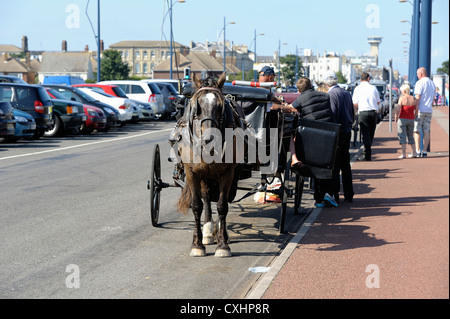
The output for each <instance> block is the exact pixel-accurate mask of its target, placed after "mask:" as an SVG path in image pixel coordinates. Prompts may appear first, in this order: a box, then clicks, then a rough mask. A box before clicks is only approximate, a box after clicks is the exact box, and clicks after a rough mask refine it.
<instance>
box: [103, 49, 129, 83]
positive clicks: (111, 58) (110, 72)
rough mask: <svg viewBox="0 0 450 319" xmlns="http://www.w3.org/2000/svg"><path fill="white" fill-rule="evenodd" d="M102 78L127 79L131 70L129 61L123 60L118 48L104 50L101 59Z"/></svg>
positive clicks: (105, 79)
mask: <svg viewBox="0 0 450 319" xmlns="http://www.w3.org/2000/svg"><path fill="white" fill-rule="evenodd" d="M100 71H101V80H102V81H108V80H126V79H127V78H128V74H129V72H130V68H129V66H128V63H126V62H123V61H122V56H121V54H120V52H119V51H117V50H105V51H103V57H102V60H101V70H100Z"/></svg>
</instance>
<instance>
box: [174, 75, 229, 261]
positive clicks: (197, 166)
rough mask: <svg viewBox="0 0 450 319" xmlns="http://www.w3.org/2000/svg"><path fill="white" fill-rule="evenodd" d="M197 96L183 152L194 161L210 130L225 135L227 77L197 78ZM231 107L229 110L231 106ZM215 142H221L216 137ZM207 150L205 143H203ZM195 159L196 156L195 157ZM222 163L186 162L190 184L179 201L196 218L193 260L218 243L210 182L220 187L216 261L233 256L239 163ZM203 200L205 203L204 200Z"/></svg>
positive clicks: (192, 107) (191, 112) (189, 117)
mask: <svg viewBox="0 0 450 319" xmlns="http://www.w3.org/2000/svg"><path fill="white" fill-rule="evenodd" d="M193 80H194V85H195V89H196V92H195V93H194V95H193V96H192V98H191V102H190V106H189V107H190V109H189V113H190V115H188V116H187V117H186V121H189V122H190V123H189V126H190V127H191V128H190V134H191V137H190V141H189V143H188V144H187V145H186V143H184V144H183V147H182V149H181V152H182V154H183V156H182V158H185V156H186V155H187V154H189V155H190V156H189V158H193V157H194V155H193V153H194V148H195V142H194V140H195V139H196V138H197V140H199V139H200V140H202V138H201V136H203V135H202V134H203V133H204V132H205V130H208V129H216V131H222V132H223V129H224V127H223V126H224V125H225V124H224V120H223V116H224V113H225V112H224V111H225V108H226V107H227V105H226V103H225V98H224V95H223V94H222V87H223V85H224V83H225V73H223V74H222V75H221V77H220V78H219V80H218V81H216V80H214V79H213V78H207V79H205V80H198V79H197V78H196V77H195V74H194V77H193ZM228 107H229V106H228ZM214 138H218V137H217V136H215V137H214ZM219 138H220V137H219ZM202 146H204V140H202ZM191 155H192V156H191ZM221 157H222V160H221V161H217V162H216V161H214V162H209V161H208V162H205V161H204V159H203V158H201V160H200V161H185V160H183V166H184V172H185V174H186V183H185V186H184V188H183V191H182V194H181V197H180V199H179V200H178V210H179V211H180V212H183V213H186V212H187V211H188V210H189V208H192V212H193V213H194V218H195V229H194V238H193V242H192V249H191V253H190V255H191V256H194V257H199V256H205V255H206V250H205V246H204V245H205V244H212V243H213V242H214V238H213V229H214V228H215V225H214V222H213V220H212V215H211V214H212V212H211V203H210V189H208V184H210V183H208V181H211V180H213V181H215V182H216V184H217V185H218V194H219V195H218V201H217V212H218V214H219V222H218V229H217V234H216V239H217V248H216V252H215V256H216V257H229V256H231V251H230V247H229V246H228V234H227V230H226V227H227V224H226V218H227V214H228V199H229V198H228V195H229V192H230V188H231V185H232V182H233V178H234V172H235V167H236V164H235V163H225V161H224V160H223V154H221ZM202 199H203V200H202ZM203 208H205V221H204V226H203V232H202V228H201V222H200V220H201V215H202V211H203Z"/></svg>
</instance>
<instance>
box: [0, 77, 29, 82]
mask: <svg viewBox="0 0 450 319" xmlns="http://www.w3.org/2000/svg"><path fill="white" fill-rule="evenodd" d="M3 82H4V83H20V84H28V83H27V82H25V81H24V80H22V79H21V78H19V77H17V76H12V75H0V83H3Z"/></svg>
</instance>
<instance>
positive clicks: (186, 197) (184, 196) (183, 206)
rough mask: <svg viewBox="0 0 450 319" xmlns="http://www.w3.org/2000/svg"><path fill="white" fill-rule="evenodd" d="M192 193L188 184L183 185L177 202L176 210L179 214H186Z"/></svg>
mask: <svg viewBox="0 0 450 319" xmlns="http://www.w3.org/2000/svg"><path fill="white" fill-rule="evenodd" d="M191 202H192V193H191V187H190V186H189V183H185V184H184V187H183V191H182V192H181V196H180V198H179V199H178V202H177V208H178V211H179V212H180V213H183V214H187V212H188V210H189V208H191Z"/></svg>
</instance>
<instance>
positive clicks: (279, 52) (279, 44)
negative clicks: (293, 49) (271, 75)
mask: <svg viewBox="0 0 450 319" xmlns="http://www.w3.org/2000/svg"><path fill="white" fill-rule="evenodd" d="M281 44H282V43H281V39H280V40H278V82H279V83H280V85H281V61H280V59H281ZM283 45H287V43H283Z"/></svg>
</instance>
